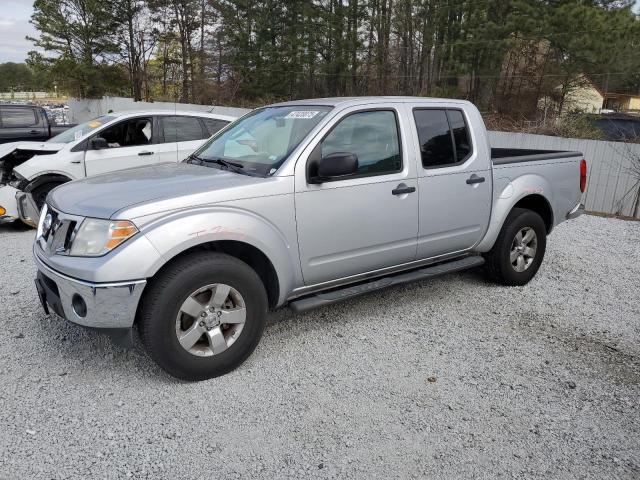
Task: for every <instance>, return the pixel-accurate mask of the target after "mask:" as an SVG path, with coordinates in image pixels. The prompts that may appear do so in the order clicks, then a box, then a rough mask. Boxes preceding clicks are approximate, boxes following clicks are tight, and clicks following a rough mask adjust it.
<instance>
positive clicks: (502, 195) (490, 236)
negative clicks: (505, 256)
mask: <svg viewBox="0 0 640 480" xmlns="http://www.w3.org/2000/svg"><path fill="white" fill-rule="evenodd" d="M503 180H504V179H503ZM495 185H496V186H498V185H500V182H499V180H496V181H495ZM503 185H504V182H503V183H502V185H500V186H503ZM529 195H539V196H541V197H543V198H544V199H545V200H546V201H547V203H548V204H549V206H550V207H551V205H553V202H552V199H553V189H552V188H551V184H550V183H549V182H548V181H547V180H546V179H545V178H544V177H542V176H540V175H536V174H526V175H522V176H520V177H517V178H515V179H513V180H511V181H508V179H507V184H506V185H504V187H503V188H502V189H501V190H500V191H496V192H495V197H494V200H493V208H492V210H491V220H490V221H489V228H488V229H487V233H486V234H485V236H484V238H483V239H482V241H481V242H480V243H479V244H478V245H477V246H476V248H475V250H476V251H478V252H488V251H489V250H491V248H492V247H493V244H494V243H495V241H496V239H497V238H498V235H499V234H500V230H502V226H503V225H504V222H505V220H506V219H507V215H509V212H511V210H513V207H514V206H515V205H516V204H517V203H518V202H519V201H520V200H522V199H523V198H525V197H527V196H529Z"/></svg>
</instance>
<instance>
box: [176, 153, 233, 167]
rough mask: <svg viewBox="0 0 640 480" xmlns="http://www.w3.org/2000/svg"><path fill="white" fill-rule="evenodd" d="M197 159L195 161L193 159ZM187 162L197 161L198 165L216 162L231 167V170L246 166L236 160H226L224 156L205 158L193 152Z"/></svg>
mask: <svg viewBox="0 0 640 480" xmlns="http://www.w3.org/2000/svg"><path fill="white" fill-rule="evenodd" d="M193 160H195V161H193ZM187 162H188V163H197V164H198V165H203V164H205V163H215V164H217V165H220V166H222V167H225V168H229V169H231V170H237V169H240V168H244V165H242V164H241V163H236V162H230V161H229V160H224V159H222V158H203V157H199V156H198V155H195V154H193V153H192V154H191V155H189V156H188V157H187Z"/></svg>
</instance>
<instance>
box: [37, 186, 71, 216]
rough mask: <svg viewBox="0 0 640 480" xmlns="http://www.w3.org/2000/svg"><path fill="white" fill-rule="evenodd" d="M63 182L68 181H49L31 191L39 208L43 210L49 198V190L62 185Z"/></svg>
mask: <svg viewBox="0 0 640 480" xmlns="http://www.w3.org/2000/svg"><path fill="white" fill-rule="evenodd" d="M63 183H66V182H64V181H53V182H47V183H43V184H42V185H40V186H38V187H36V188H34V189H33V190H32V191H31V195H32V197H33V201H34V202H35V203H36V205H37V206H38V210H42V207H43V206H44V204H45V202H46V200H47V195H49V192H50V191H51V190H53V189H54V188H56V187H57V186H59V185H62V184H63ZM36 220H37V219H36Z"/></svg>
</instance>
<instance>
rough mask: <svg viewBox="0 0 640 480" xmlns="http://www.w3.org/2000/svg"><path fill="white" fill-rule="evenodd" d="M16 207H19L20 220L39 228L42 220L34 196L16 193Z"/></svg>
mask: <svg viewBox="0 0 640 480" xmlns="http://www.w3.org/2000/svg"><path fill="white" fill-rule="evenodd" d="M16 205H17V207H18V215H20V220H22V221H23V222H24V223H26V224H27V225H29V226H31V227H33V228H37V227H38V219H39V218H40V209H39V208H38V206H37V205H36V202H35V200H34V199H33V195H31V194H30V193H26V192H20V191H19V192H18V193H16Z"/></svg>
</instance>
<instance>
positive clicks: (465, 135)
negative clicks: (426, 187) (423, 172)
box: [413, 109, 472, 168]
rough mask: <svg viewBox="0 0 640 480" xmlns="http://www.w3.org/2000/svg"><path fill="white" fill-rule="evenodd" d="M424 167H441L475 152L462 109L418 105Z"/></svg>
mask: <svg viewBox="0 0 640 480" xmlns="http://www.w3.org/2000/svg"><path fill="white" fill-rule="evenodd" d="M413 118H414V119H415V122H416V129H417V130H418V140H419V142H420V154H421V156H422V165H423V166H424V168H439V167H446V166H451V165H456V164H459V163H462V162H464V161H466V160H467V158H469V155H471V152H472V146H471V139H470V137H469V130H468V128H467V124H466V122H465V119H464V115H463V114H462V112H461V111H460V110H450V109H415V110H414V111H413Z"/></svg>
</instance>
